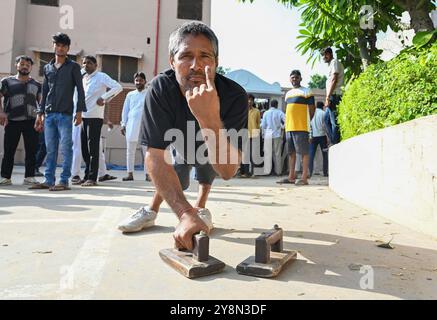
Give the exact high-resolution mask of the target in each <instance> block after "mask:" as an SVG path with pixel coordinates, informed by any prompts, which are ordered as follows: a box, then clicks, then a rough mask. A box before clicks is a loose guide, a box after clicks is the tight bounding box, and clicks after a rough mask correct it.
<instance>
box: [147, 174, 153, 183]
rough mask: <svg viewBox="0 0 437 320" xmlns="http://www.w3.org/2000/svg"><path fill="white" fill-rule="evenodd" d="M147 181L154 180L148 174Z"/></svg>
mask: <svg viewBox="0 0 437 320" xmlns="http://www.w3.org/2000/svg"><path fill="white" fill-rule="evenodd" d="M146 181H147V182H152V178H150V176H149V175H148V174H146Z"/></svg>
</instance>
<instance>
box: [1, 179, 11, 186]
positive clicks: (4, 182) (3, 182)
mask: <svg viewBox="0 0 437 320" xmlns="http://www.w3.org/2000/svg"><path fill="white" fill-rule="evenodd" d="M11 185H12V181H11V179H7V178H0V187H3V186H11Z"/></svg>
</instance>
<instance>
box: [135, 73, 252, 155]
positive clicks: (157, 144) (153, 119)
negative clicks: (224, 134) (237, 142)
mask: <svg viewBox="0 0 437 320" xmlns="http://www.w3.org/2000/svg"><path fill="white" fill-rule="evenodd" d="M215 87H216V90H217V93H218V96H219V99H220V118H221V120H222V122H223V125H224V128H225V129H227V130H230V129H235V130H236V131H240V130H241V129H247V117H248V107H247V93H246V91H245V90H244V89H243V88H242V87H241V86H240V85H239V84H237V83H236V82H235V81H233V80H230V79H228V78H226V77H224V76H222V75H219V74H217V75H216V78H215ZM187 123H191V124H194V125H195V133H194V130H190V129H187ZM171 129H178V130H180V131H181V132H182V133H183V137H184V142H185V143H184V144H185V147H184V150H179V149H178V147H177V145H175V147H176V149H177V151H178V153H179V154H180V155H182V156H183V157H184V159H185V160H187V153H189V152H190V150H191V151H194V150H192V148H191V149H190V148H189V147H187V144H188V143H192V142H194V141H193V140H195V137H196V135H197V133H198V132H199V131H200V127H199V123H198V122H197V120H196V118H195V117H194V115H193V114H192V113H191V110H190V108H189V106H188V103H187V100H186V98H185V96H184V95H183V94H182V92H181V90H180V87H179V84H178V82H177V80H176V75H175V72H174V71H173V70H171V69H169V70H167V71H165V72H163V73H161V74H159V75H158V76H157V77H155V78H154V79H153V80H152V82H151V83H150V86H149V88H148V89H147V93H146V100H145V106H144V116H143V120H142V125H141V135H140V137H141V138H140V142H141V144H142V145H144V146H147V147H150V148H154V149H161V150H165V149H166V148H167V147H168V146H169V145H170V144H171V143H172V141H165V140H166V139H165V135H166V132H168V131H169V130H171ZM190 131H193V132H190ZM202 140H203V139H202ZM203 144H204V141H197V142H196V143H195V150H197V149H198V148H199V147H200V146H201V145H203Z"/></svg>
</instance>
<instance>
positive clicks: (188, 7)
mask: <svg viewBox="0 0 437 320" xmlns="http://www.w3.org/2000/svg"><path fill="white" fill-rule="evenodd" d="M202 10H203V1H202V0H178V19H185V20H202Z"/></svg>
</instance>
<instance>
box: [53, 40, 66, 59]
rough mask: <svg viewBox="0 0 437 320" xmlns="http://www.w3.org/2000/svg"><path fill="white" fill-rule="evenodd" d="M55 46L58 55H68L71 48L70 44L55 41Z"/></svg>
mask: <svg viewBox="0 0 437 320" xmlns="http://www.w3.org/2000/svg"><path fill="white" fill-rule="evenodd" d="M53 48H54V49H55V55H57V56H58V57H66V56H67V55H68V51H69V50H70V46H67V45H66V44H62V43H54V44H53Z"/></svg>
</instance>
